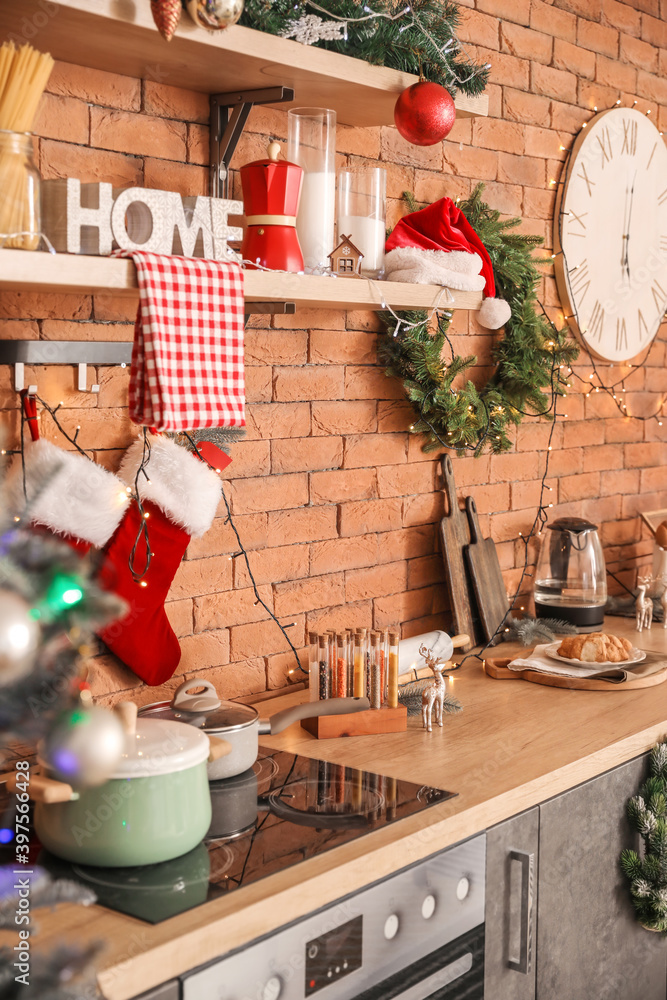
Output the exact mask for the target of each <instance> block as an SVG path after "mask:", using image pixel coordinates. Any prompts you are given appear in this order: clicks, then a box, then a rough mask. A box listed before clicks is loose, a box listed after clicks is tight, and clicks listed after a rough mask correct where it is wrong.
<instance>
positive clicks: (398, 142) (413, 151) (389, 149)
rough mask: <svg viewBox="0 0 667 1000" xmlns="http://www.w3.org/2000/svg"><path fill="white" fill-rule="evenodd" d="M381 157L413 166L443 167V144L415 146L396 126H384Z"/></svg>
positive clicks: (381, 138)
mask: <svg viewBox="0 0 667 1000" xmlns="http://www.w3.org/2000/svg"><path fill="white" fill-rule="evenodd" d="M380 143H381V158H382V159H383V160H388V161H389V162H390V163H405V164H407V165H408V166H411V167H423V168H425V169H430V170H441V169H442V145H441V144H440V143H436V144H435V145H434V146H414V145H413V144H412V143H410V142H408V141H407V139H403V137H402V136H400V135H399V133H398V132H397V130H396V129H395V128H389V127H384V128H382V130H381V133H380Z"/></svg>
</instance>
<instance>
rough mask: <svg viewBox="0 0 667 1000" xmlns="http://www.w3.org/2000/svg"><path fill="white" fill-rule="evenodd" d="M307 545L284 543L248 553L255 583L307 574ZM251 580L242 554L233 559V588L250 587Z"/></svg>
mask: <svg viewBox="0 0 667 1000" xmlns="http://www.w3.org/2000/svg"><path fill="white" fill-rule="evenodd" d="M308 558H309V552H308V546H307V545H284V546H280V547H278V548H274V549H259V550H257V551H255V552H249V553H248V562H249V563H250V570H251V572H252V575H253V577H254V578H255V583H256V584H257V585H258V586H259V584H261V583H272V584H273V583H282V582H283V581H285V580H298V579H299V578H301V577H304V576H307V575H308ZM251 583H252V581H251V579H250V574H249V573H248V567H247V565H246V561H245V558H244V557H243V556H240V557H237V558H236V559H234V588H235V589H243V588H246V587H250V585H251Z"/></svg>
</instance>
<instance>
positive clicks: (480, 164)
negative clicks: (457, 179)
mask: <svg viewBox="0 0 667 1000" xmlns="http://www.w3.org/2000/svg"><path fill="white" fill-rule="evenodd" d="M444 150H445V169H447V168H449V170H450V171H451V173H452V174H455V175H457V174H460V175H462V176H463V177H475V178H479V179H480V180H495V178H496V175H497V173H498V154H497V153H496V152H495V151H494V150H491V149H482V148H480V147H477V146H463V147H462V148H460V147H459V145H458V143H453V142H445V144H444Z"/></svg>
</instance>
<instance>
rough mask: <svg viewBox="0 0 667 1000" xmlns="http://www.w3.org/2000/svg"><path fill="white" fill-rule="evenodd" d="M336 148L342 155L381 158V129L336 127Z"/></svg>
mask: <svg viewBox="0 0 667 1000" xmlns="http://www.w3.org/2000/svg"><path fill="white" fill-rule="evenodd" d="M336 148H337V149H338V151H339V152H340V153H348V154H352V155H353V156H354V154H355V153H356V154H357V155H359V156H366V157H372V158H373V159H375V160H378V159H379V158H380V129H379V127H377V128H350V127H348V126H346V125H337V126H336Z"/></svg>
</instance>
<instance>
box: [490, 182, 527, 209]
mask: <svg viewBox="0 0 667 1000" xmlns="http://www.w3.org/2000/svg"><path fill="white" fill-rule="evenodd" d="M484 197H485V198H486V200H487V201H488V203H489V205H493V208H494V210H495V211H497V212H502V213H504V214H505V215H512V216H520V215H521V204H522V199H523V191H522V189H521V187H519V186H518V185H515V184H496V183H495V181H488V182H487V184H486V185H485V191H484Z"/></svg>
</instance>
